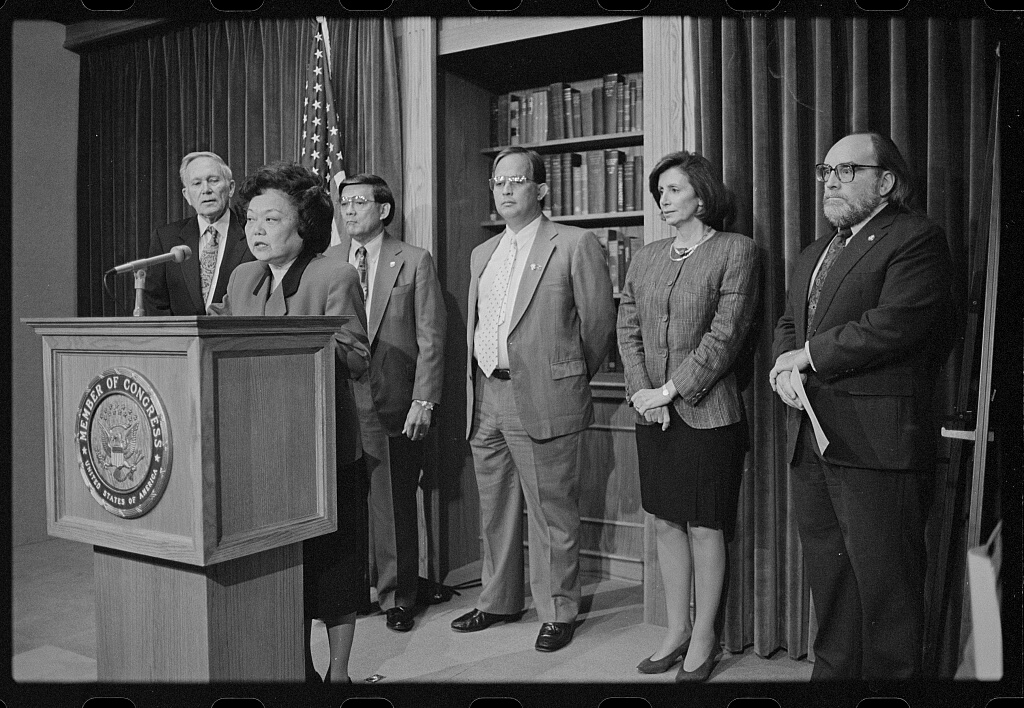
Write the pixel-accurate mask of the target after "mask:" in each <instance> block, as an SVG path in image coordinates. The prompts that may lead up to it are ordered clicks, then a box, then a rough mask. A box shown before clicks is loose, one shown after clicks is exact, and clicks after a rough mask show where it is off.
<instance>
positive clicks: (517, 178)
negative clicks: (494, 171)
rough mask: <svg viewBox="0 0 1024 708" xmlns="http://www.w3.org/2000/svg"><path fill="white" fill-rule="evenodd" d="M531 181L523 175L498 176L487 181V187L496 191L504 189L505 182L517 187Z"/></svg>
mask: <svg viewBox="0 0 1024 708" xmlns="http://www.w3.org/2000/svg"><path fill="white" fill-rule="evenodd" d="M532 181H533V180H532V179H530V178H529V177H527V176H525V175H498V176H497V177H491V178H490V179H489V180H487V186H488V187H490V188H491V189H497V188H498V187H504V186H505V183H506V182H508V183H510V184H513V185H516V186H519V185H520V184H525V183H526V182H532Z"/></svg>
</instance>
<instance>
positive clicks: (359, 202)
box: [338, 194, 377, 207]
mask: <svg viewBox="0 0 1024 708" xmlns="http://www.w3.org/2000/svg"><path fill="white" fill-rule="evenodd" d="M376 201H377V200H376V199H367V198H366V197H364V196H363V195H361V194H360V195H359V196H356V197H342V198H341V199H339V200H338V204H341V206H343V207H347V206H348V205H349V204H355V205H356V207H364V206H366V205H367V204H373V203H375V202H376Z"/></svg>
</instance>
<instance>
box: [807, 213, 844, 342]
mask: <svg viewBox="0 0 1024 708" xmlns="http://www.w3.org/2000/svg"><path fill="white" fill-rule="evenodd" d="M852 234H853V230H851V229H849V228H842V229H839V233H837V234H836V235H835V237H834V238H833V239H832V243H830V244H829V245H828V251H826V252H825V258H824V259H823V260H822V261H821V267H820V268H818V274H817V275H816V276H815V277H814V283H812V284H811V289H810V292H808V293H807V331H808V332H810V331H811V323H812V322H814V311H815V310H817V309H818V298H819V297H821V288H822V286H823V285H824V284H825V278H827V277H828V271H829V269H831V268H832V264H833V263H835V262H836V260H837V259H838V258H839V254H840V253H842V252H843V247H844V246H845V245H846V240H847V239H848V238H850V236H851V235H852Z"/></svg>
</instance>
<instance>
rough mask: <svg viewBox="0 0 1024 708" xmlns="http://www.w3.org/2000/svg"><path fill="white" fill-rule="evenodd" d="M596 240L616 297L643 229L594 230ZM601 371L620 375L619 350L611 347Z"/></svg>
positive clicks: (639, 243) (642, 243)
mask: <svg viewBox="0 0 1024 708" xmlns="http://www.w3.org/2000/svg"><path fill="white" fill-rule="evenodd" d="M594 233H595V234H596V235H597V240H598V241H600V242H601V246H602V247H603V248H604V252H605V257H606V258H607V259H608V275H609V276H611V279H612V293H613V294H614V295H615V296H616V297H617V296H618V295H619V293H621V292H622V288H623V286H624V285H625V284H626V271H627V270H629V263H630V261H631V260H632V259H633V253H635V252H636V250H637V249H639V248H640V247H642V246H643V245H644V228H643V227H642V226H623V227H619V228H614V229H594ZM601 371H605V372H608V373H620V372H621V371H622V359H621V358H620V357H619V348H618V347H617V346H615V347H612V350H611V351H610V352H609V353H608V359H607V360H605V363H604V365H603V366H602V367H601Z"/></svg>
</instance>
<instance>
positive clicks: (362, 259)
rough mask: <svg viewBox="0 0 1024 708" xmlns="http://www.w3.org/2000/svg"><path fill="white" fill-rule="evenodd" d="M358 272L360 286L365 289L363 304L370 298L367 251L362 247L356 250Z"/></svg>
mask: <svg viewBox="0 0 1024 708" xmlns="http://www.w3.org/2000/svg"><path fill="white" fill-rule="evenodd" d="M356 270H358V271H359V285H360V287H362V289H363V303H364V304H365V303H366V298H368V297H369V296H370V286H369V280H368V279H367V273H366V249H365V248H364V247H362V246H360V247H359V248H357V249H356Z"/></svg>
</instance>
